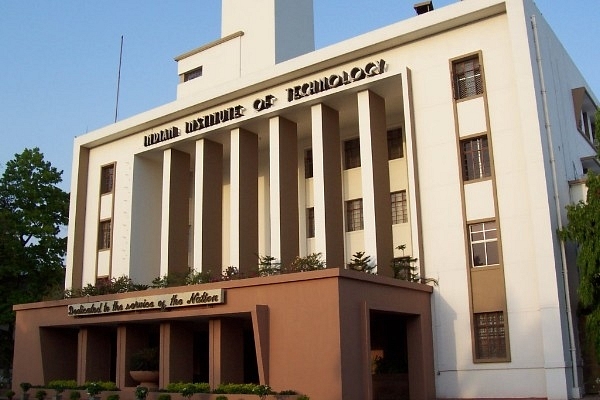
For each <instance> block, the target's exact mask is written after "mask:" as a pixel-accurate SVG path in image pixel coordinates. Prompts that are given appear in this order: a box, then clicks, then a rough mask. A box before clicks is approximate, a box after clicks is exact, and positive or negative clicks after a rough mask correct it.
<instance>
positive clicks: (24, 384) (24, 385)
mask: <svg viewBox="0 0 600 400" xmlns="http://www.w3.org/2000/svg"><path fill="white" fill-rule="evenodd" d="M19 386H21V390H23V393H27V391H28V390H29V389H31V383H29V382H21V383H20V384H19Z"/></svg>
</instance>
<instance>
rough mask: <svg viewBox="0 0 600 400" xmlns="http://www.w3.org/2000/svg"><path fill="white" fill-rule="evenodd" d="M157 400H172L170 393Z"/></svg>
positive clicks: (163, 394)
mask: <svg viewBox="0 0 600 400" xmlns="http://www.w3.org/2000/svg"><path fill="white" fill-rule="evenodd" d="M156 400H171V395H170V394H169V393H161V394H159V395H158V397H157V399H156Z"/></svg>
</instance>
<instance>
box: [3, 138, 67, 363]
mask: <svg viewBox="0 0 600 400" xmlns="http://www.w3.org/2000/svg"><path fill="white" fill-rule="evenodd" d="M61 175H62V171H58V170H57V169H56V168H54V167H52V165H51V164H50V163H49V162H47V161H45V160H44V156H43V154H42V153H40V151H39V149H38V148H34V149H25V150H24V151H23V152H22V153H21V154H15V157H14V159H12V160H9V161H7V162H6V164H5V169H4V171H3V173H2V176H0V293H2V296H1V298H0V325H4V326H7V327H8V329H7V330H4V329H3V330H0V369H4V370H9V369H10V367H11V366H12V357H13V332H14V321H15V315H14V312H13V309H12V308H13V305H14V304H21V303H30V302H35V301H40V300H44V299H45V298H46V297H47V296H48V295H49V294H50V293H51V292H54V291H55V290H56V288H57V287H60V286H63V285H64V256H65V254H66V248H67V247H66V244H67V241H66V240H67V239H66V237H61V236H60V235H61V228H63V227H64V226H65V225H66V224H67V221H68V210H69V195H68V193H66V192H64V191H63V190H62V189H60V188H59V187H58V185H59V184H60V183H61V182H62V178H61Z"/></svg>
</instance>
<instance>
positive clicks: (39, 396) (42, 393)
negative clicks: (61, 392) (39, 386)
mask: <svg viewBox="0 0 600 400" xmlns="http://www.w3.org/2000/svg"><path fill="white" fill-rule="evenodd" d="M47 394H48V393H46V391H45V390H38V391H37V392H35V398H36V399H37V400H44V399H45V398H46V395H47Z"/></svg>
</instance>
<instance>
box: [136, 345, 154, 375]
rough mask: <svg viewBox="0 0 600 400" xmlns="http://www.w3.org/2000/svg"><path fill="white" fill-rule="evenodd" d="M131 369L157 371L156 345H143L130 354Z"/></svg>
mask: <svg viewBox="0 0 600 400" xmlns="http://www.w3.org/2000/svg"><path fill="white" fill-rule="evenodd" d="M130 368H131V370H132V371H158V347H145V348H143V349H140V350H138V351H136V352H135V353H133V355H132V356H131V365H130Z"/></svg>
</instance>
